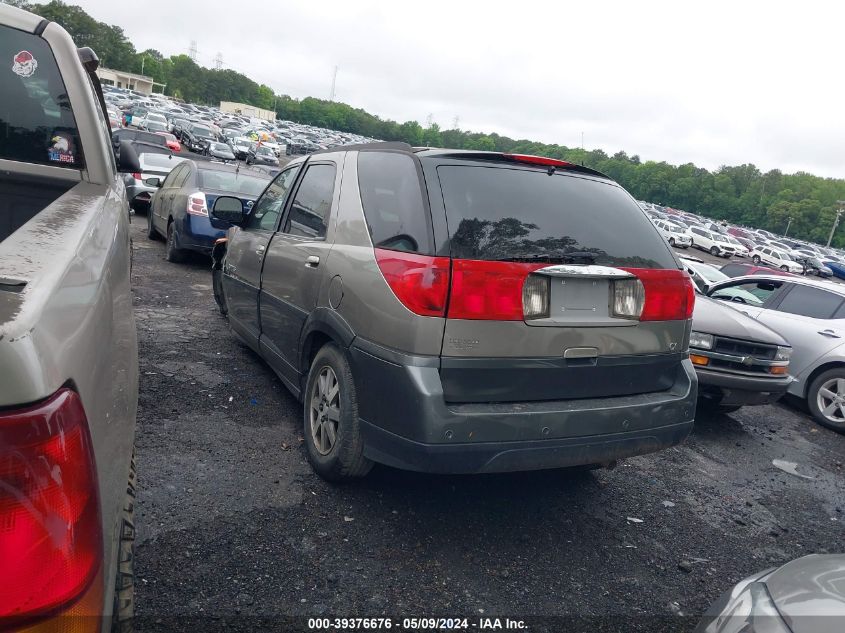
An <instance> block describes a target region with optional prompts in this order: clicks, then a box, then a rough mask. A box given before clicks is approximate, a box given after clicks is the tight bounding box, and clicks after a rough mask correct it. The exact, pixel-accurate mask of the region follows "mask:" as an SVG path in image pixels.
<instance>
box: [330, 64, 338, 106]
mask: <svg viewBox="0 0 845 633" xmlns="http://www.w3.org/2000/svg"><path fill="white" fill-rule="evenodd" d="M336 87H337V66H335V67H334V74H333V75H332V92H331V95H329V101H334V95H335V88H336Z"/></svg>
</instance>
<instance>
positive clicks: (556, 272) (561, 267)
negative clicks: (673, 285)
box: [532, 264, 636, 279]
mask: <svg viewBox="0 0 845 633" xmlns="http://www.w3.org/2000/svg"><path fill="white" fill-rule="evenodd" d="M537 273H540V274H543V275H549V276H551V277H580V278H594V279H609V278H614V279H619V278H622V277H634V278H636V275H634V274H633V273H629V272H628V271H627V270H622V269H620V268H612V267H610V266H596V265H594V264H587V265H584V266H577V265H574V264H557V265H554V266H546V267H545V268H540V269H538V270H535V271H534V273H532V274H537Z"/></svg>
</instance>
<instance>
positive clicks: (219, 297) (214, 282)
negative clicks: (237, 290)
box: [211, 269, 229, 317]
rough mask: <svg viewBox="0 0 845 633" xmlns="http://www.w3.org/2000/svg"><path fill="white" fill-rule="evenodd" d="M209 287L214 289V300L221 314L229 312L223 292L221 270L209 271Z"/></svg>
mask: <svg viewBox="0 0 845 633" xmlns="http://www.w3.org/2000/svg"><path fill="white" fill-rule="evenodd" d="M211 287H212V289H213V290H214V301H215V302H216V303H217V309H218V310H220V314H221V315H222V316H224V317H225V316H227V315H228V314H229V306H228V304H227V303H226V295H225V294H223V271H222V270H217V269H214V270H212V271H211Z"/></svg>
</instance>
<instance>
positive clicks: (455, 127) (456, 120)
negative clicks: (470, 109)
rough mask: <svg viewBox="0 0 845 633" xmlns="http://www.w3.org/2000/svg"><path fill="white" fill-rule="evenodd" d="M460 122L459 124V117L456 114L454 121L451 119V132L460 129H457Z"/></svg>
mask: <svg viewBox="0 0 845 633" xmlns="http://www.w3.org/2000/svg"><path fill="white" fill-rule="evenodd" d="M460 122H461V117H459V116H458V115H457V114H456V115H455V118H454V119H452V129H453V130H459V129H460V128H459V127H458V124H459V123H460Z"/></svg>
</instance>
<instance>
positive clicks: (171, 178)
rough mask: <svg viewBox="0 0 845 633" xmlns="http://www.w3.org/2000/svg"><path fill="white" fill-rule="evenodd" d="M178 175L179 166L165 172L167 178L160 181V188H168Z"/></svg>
mask: <svg viewBox="0 0 845 633" xmlns="http://www.w3.org/2000/svg"><path fill="white" fill-rule="evenodd" d="M178 175H179V167H178V166H177V167H175V168H174V169H171V170H170V173H169V174H167V178H165V179H164V182H162V183H161V188H162V189H169V188H170V187H172V186H173V181H174V180H176V177H177V176H178Z"/></svg>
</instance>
